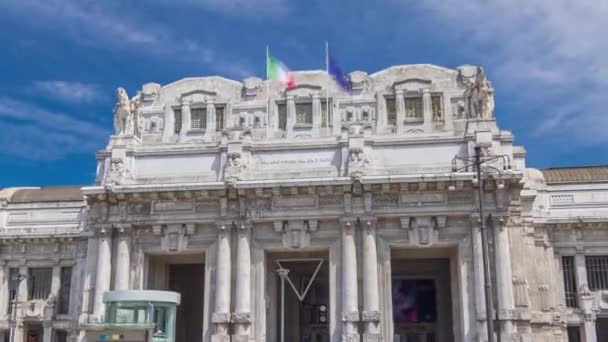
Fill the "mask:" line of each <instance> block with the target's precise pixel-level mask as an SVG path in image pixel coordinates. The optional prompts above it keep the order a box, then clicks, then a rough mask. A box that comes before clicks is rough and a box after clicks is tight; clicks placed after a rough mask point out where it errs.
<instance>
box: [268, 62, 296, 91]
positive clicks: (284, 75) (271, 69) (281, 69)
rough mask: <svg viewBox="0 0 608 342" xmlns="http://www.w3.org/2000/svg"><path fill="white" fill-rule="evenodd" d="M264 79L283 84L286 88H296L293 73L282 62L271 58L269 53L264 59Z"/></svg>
mask: <svg viewBox="0 0 608 342" xmlns="http://www.w3.org/2000/svg"><path fill="white" fill-rule="evenodd" d="M266 78H267V79H269V80H275V81H279V82H282V83H285V84H287V87H288V88H293V87H295V86H296V81H295V78H294V75H293V73H292V72H291V71H289V68H288V67H287V66H286V65H285V64H284V63H283V62H281V61H280V60H278V59H277V58H275V57H273V56H271V55H270V53H268V54H267V57H266Z"/></svg>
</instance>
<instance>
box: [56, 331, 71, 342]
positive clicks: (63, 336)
mask: <svg viewBox="0 0 608 342" xmlns="http://www.w3.org/2000/svg"><path fill="white" fill-rule="evenodd" d="M53 341H55V342H67V341H68V332H67V331H65V330H55V339H54V340H53Z"/></svg>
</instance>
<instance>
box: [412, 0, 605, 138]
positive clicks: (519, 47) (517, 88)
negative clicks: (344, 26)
mask: <svg viewBox="0 0 608 342" xmlns="http://www.w3.org/2000/svg"><path fill="white" fill-rule="evenodd" d="M400 2H401V3H406V4H407V5H410V6H411V5H414V6H420V7H422V8H423V9H424V10H425V11H427V12H428V13H430V14H431V15H432V16H433V17H434V19H435V20H436V21H437V22H440V23H441V24H442V25H447V27H448V28H449V29H450V30H449V32H448V33H447V34H449V35H452V37H453V38H454V39H455V40H456V41H457V44H459V45H460V46H461V49H464V50H470V51H471V53H477V54H478V56H479V61H480V62H481V63H484V64H486V65H487V66H489V67H490V69H491V71H492V72H493V74H492V73H491V74H490V76H491V77H493V78H494V79H495V80H496V81H497V83H499V84H500V86H501V87H502V88H497V92H498V93H499V96H502V97H503V98H506V97H509V98H512V99H514V100H515V101H519V102H521V105H522V106H526V107H528V108H529V106H534V107H538V108H536V109H535V110H537V111H538V117H532V118H526V119H530V120H531V121H536V122H537V123H538V122H540V130H539V131H538V133H537V134H538V136H543V137H546V138H551V139H558V138H559V136H565V134H564V133H568V134H567V136H568V139H569V140H570V142H571V143H575V144H602V143H606V142H608V135H606V134H605V133H603V134H596V135H590V134H589V132H590V130H593V131H596V132H606V131H608V119H605V118H606V115H605V108H608V98H606V97H605V96H596V95H595V94H606V93H608V59H606V58H605V56H606V54H608V35H607V34H606V18H608V2H606V1H595V0H579V1H569V0H529V1H525V2H513V1H511V0H492V1H483V0H428V1H424V2H420V1H416V2H414V1H412V0H403V1H400ZM501 92H502V94H501ZM498 110H499V111H500V108H499V109H498Z"/></svg>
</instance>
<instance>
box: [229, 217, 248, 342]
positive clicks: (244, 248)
mask: <svg viewBox="0 0 608 342" xmlns="http://www.w3.org/2000/svg"><path fill="white" fill-rule="evenodd" d="M250 239H251V224H250V223H245V222H243V223H241V225H240V226H239V228H238V236H237V246H236V248H237V249H236V282H235V286H236V290H235V298H234V311H235V312H234V313H233V314H232V321H233V322H234V324H235V325H234V336H233V337H232V342H247V341H249V335H250V326H251V249H250Z"/></svg>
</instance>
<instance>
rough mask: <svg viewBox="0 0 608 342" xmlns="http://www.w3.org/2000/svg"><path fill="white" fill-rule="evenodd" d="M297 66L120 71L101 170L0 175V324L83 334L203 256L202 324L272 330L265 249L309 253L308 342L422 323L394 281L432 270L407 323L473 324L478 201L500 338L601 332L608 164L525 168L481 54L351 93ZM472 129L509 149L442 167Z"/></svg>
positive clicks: (480, 312)
mask: <svg viewBox="0 0 608 342" xmlns="http://www.w3.org/2000/svg"><path fill="white" fill-rule="evenodd" d="M295 77H296V82H297V83H298V85H297V86H296V87H294V88H291V89H285V87H284V85H282V84H280V83H277V82H268V83H267V81H263V80H261V79H258V78H248V79H246V80H244V81H243V82H237V81H233V80H228V79H225V78H222V77H200V78H187V79H183V80H179V81H177V82H174V83H171V84H168V85H164V86H161V85H159V84H156V83H149V84H145V85H144V86H143V87H142V89H141V91H140V92H138V94H137V95H136V96H135V97H133V98H132V99H129V97H128V96H127V94H126V92H125V91H124V89H122V88H121V89H119V91H118V92H117V94H118V103H117V105H116V108H115V110H114V113H115V126H116V127H115V128H116V135H114V136H112V137H110V140H109V143H108V145H107V147H106V148H105V149H103V150H102V151H100V152H99V153H98V155H97V160H98V168H97V177H96V183H95V184H94V185H92V186H85V187H83V188H82V189H78V192H77V194H76V195H74V192H73V189H72V190H71V192H70V191H67V190H66V189H63V190H62V189H56V191H55V192H53V191H50V190H49V189H44V188H43V189H35V188H33V189H24V188H21V189H4V190H2V191H0V236H1V239H2V240H1V242H2V244H1V245H0V265H2V268H0V280H1V283H0V328H1V329H3V330H2V331H3V333H5V334H7V335H8V334H9V333H10V332H12V334H13V335H14V336H13V337H14V338H15V339H14V341H19V342H22V341H25V338H26V335H28V334H29V332H28V331H30V330H31V331H34V330H36V329H39V326H40V328H41V329H42V334H41V335H40V338H43V339H44V341H57V342H61V341H60V340H61V339H63V338H64V335H63V333H61V334H60V335H57V332H58V331H60V332H65V337H66V338H67V339H68V340H72V341H82V340H84V334H83V332H82V331H81V329H80V328H81V324H83V323H92V322H101V321H102V320H103V318H104V317H103V316H104V313H105V311H104V310H105V309H104V304H103V302H102V294H103V292H105V291H109V290H113V289H117V290H119V289H166V288H169V287H171V286H172V285H170V284H171V282H170V280H169V278H170V277H172V275H171V272H170V271H167V270H169V269H170V265H174V264H200V265H201V267H200V272H201V279H203V280H202V283H201V284H202V285H201V287H200V293H198V295H199V300H200V304H201V311H202V314H201V319H200V321H198V322H188V324H189V326H191V327H192V326H195V330H198V334H197V335H196V336H197V339H198V338H199V337H198V336H200V339H201V340H202V341H236V342H241V341H256V342H262V341H278V340H279V330H280V329H279V327H278V325H279V315H280V307H279V305H278V303H279V301H278V298H279V297H278V296H279V295H278V293H279V284H280V282H279V278H278V277H277V274H276V272H275V270H274V268H275V264H274V262H275V261H276V260H279V259H280V260H285V259H290V260H291V258H296V259H297V258H309V259H310V258H312V259H315V260H316V258H318V259H319V260H322V261H323V262H325V264H324V265H325V266H324V268H323V272H326V274H327V277H326V279H325V278H323V279H325V280H323V281H325V283H324V284H325V286H324V287H325V288H326V289H327V302H326V303H323V305H325V306H326V308H327V324H326V328H325V327H324V325H323V324H317V326H315V327H316V328H315V327H313V325H311V329H320V330H322V331H323V332H322V334H321V335H322V336H324V337H322V338H321V339H319V341H321V340H323V341H325V340H327V341H394V338H395V335H399V334H402V333H403V334H404V335H403V336H405V334H408V333H410V332H408V331H409V330H408V329H410V328H412V327H413V328H412V330H411V331H412V332H411V333H415V332H416V329H418V328H416V327H418V326H417V325H416V324H401V323H398V324H396V323H395V319H394V317H395V315H396V314H395V308H394V298H393V296H394V290H395V289H393V288H392V287H393V286H394V284H396V283H395V279H427V280H428V279H431V280H432V282H433V284H435V285H434V286H435V290H433V291H434V295H435V299H433V301H434V302H436V303H435V304H434V305H435V306H437V307H436V308H435V309H434V310H435V311H436V314H435V316H436V317H434V319H433V320H429V321H428V322H427V321H425V322H426V323H424V324H421V325H419V326H422V328H420V329H422V330H424V329H428V330H429V331H431V333H432V334H434V335H433V336H434V338H435V340H436V341H441V342H443V341H462V342H464V341H484V340H486V339H487V333H486V330H485V326H486V323H485V322H486V319H487V317H488V315H487V313H486V312H485V311H486V310H485V301H486V300H487V298H486V297H485V295H484V292H483V288H484V278H483V263H482V260H481V246H482V240H481V231H480V225H479V222H480V218H479V215H478V203H479V201H480V200H482V201H483V203H484V206H485V212H484V214H485V215H484V216H485V217H484V220H486V222H487V227H488V228H487V229H488V232H489V235H490V246H489V247H490V250H491V254H492V255H493V257H492V259H491V262H490V269H491V270H492V272H493V274H494V276H493V278H492V279H493V285H494V289H495V293H496V295H495V300H496V305H495V307H496V310H497V316H498V319H497V321H496V323H497V324H496V326H497V328H498V330H497V332H498V334H500V337H501V338H502V341H547V342H549V341H560V342H562V341H563V342H566V341H569V339H568V338H569V337H568V336H569V335H568V334H570V341H574V340H572V338H575V337H572V336H573V334H575V331H580V335H581V338H582V341H586V342H592V341H601V339H598V338H597V335H598V333H597V332H596V321H597V320H598V319H601V318H602V317H604V315H605V316H606V317H608V300H606V298H608V292H604V291H603V289H598V288H597V286H594V287H593V288H590V287H589V284H588V281H587V279H588V275H587V267H586V262H585V260H586V259H585V257H586V256H601V255H607V256H608V229H607V228H608V177H605V178H603V176H602V175H604V173H603V172H605V173H606V174H607V175H608V171H606V170H604V169H603V168H599V171H597V173H594V174H592V175H591V177H579V176H578V174H579V173H580V170H579V171H578V172H577V171H576V170H575V169H566V170H562V171H559V170H557V171H556V170H553V171H551V170H543V171H539V170H534V169H526V166H525V150H524V149H523V148H522V147H519V146H515V145H513V135H512V134H511V133H510V132H509V131H504V130H501V129H499V128H498V127H497V125H496V121H495V118H494V113H493V112H494V100H493V92H494V90H493V88H492V86H491V84H490V82H489V81H488V80H487V79H486V78H485V73H484V72H483V69H481V68H477V67H472V66H463V67H460V68H458V69H456V70H451V69H446V68H441V67H436V66H431V65H405V66H394V67H390V68H388V69H385V70H382V71H379V72H377V73H374V74H367V73H364V72H353V73H351V74H350V75H349V77H350V80H351V82H352V84H353V90H352V93H350V94H348V93H345V92H343V91H342V90H340V89H339V88H338V87H337V86H336V85H335V83H334V82H333V80H331V78H329V76H328V75H327V74H326V73H325V72H321V71H306V72H296V74H295ZM476 146H479V147H481V148H482V152H483V155H484V156H497V155H501V156H504V158H501V159H499V160H497V161H496V162H495V163H493V164H492V165H488V166H493V167H495V168H497V169H499V170H500V173H494V174H485V173H484V177H483V178H484V179H483V180H482V182H480V181H479V180H478V179H477V178H476V174H475V172H473V171H474V170H473V169H472V168H471V169H468V170H467V169H465V170H464V171H463V166H464V164H463V163H462V162H456V164H453V159H454V157H455V156H459V157H462V158H467V157H472V156H473V153H474V148H475V147H476ZM454 169H456V170H457V171H458V172H454ZM569 170H570V171H569ZM573 170H574V171H573ZM582 170H583V171H584V170H585V169H582ZM602 170H603V171H602ZM560 172H562V173H566V174H569V175H570V176H569V177H570V178H568V177H562V178H560V177H555V176H554V175H555V174H556V173H557V174H560ZM549 174H550V175H552V176H551V177H552V178H551V177H549V178H547V177H546V175H549ZM598 174H599V176H598ZM480 183H482V184H483V195H482V197H483V198H481V199H480V198H479V196H478V195H477V186H478V185H479V184H480ZM79 196H80V197H79ZM564 256H566V257H570V256H571V257H573V259H572V260H573V262H574V263H573V266H574V267H573V271H574V273H575V285H576V286H575V289H574V297H575V298H576V300H575V301H573V300H570V301H569V302H568V301H567V300H566V297H567V294H566V292H568V290H567V289H566V288H565V278H566V277H565V276H564V270H563V265H562V263H563V262H570V261H569V260H570V259H563V258H562V257H564ZM563 260H566V261H563ZM68 267H69V268H70V270H71V278H70V282H69V291H68V293H69V298H70V301H69V303H70V304H69V309H68V310H67V312H65V310H64V312H61V313H59V311H58V309H57V307H58V305H57V302H58V301H57V298H59V297H62V296H61V295H60V292H61V289H62V288H64V287H65V286H66V284H65V283H66V281H65V278H66V277H63V278H62V277H61V274H67V273H62V272H67V271H62V269H63V268H68ZM34 268H51V269H52V279H51V285H50V291H49V296H48V298H44V299H40V298H38V299H32V298H31V297H32V294H31V292H32V290H30V285H28V282H31V281H32V280H30V279H32V273H31V271H30V270H31V269H34ZM15 269H16V270H17V271H15ZM11 270H12V271H11ZM11 272H12V273H11ZM600 273H601V272H600ZM600 273H598V274H600ZM11 274H12V276H11ZM324 274H325V273H324ZM606 274H607V275H608V270H607V271H606ZM19 275H21V276H19ZM600 276H601V275H600ZM13 278H14V279H13ZM60 278H62V279H63V281H61V280H60ZM320 279H321V278H320ZM311 281H312V280H311ZM596 281H599V282H600V283H601V279H600V280H597V279H596ZM606 283H607V284H606V285H607V286H608V279H606ZM11 284H13V285H11ZM15 284H16V285H15ZM11 290H12V292H14V294H15V295H14V296H11ZM288 290H289V289H288ZM605 290H607V291H608V288H606V289H605ZM570 292H571V291H570ZM570 292H568V296H570V297H572V293H570ZM58 296H59V297H58ZM63 297H65V293H63ZM574 302H575V303H574ZM182 303H183V301H182ZM573 303H574V305H573ZM427 304H428V303H427ZM9 307H14V308H13V309H12V310H9ZM179 319H180V317H179V316H178V320H179ZM182 319H183V317H182ZM431 321H432V322H431ZM288 324H293V322H288ZM319 326H320V327H319ZM569 327H570V328H569ZM579 328H580V329H579ZM189 329H190V328H189ZM404 329H405V330H404ZM420 329H418V330H419V331H422V330H420ZM576 329H579V330H576ZM402 330H403V331H405V332H401V331H402ZM323 334H325V335H323ZM321 335H319V336H321ZM188 336H189V335H188ZM420 336H422V335H420ZM425 336H427V335H425ZM428 336H430V335H428ZM323 338H325V339H323ZM183 339H184V340H187V338H186V337H183ZM286 340H290V339H286ZM401 341H405V339H403V340H401Z"/></svg>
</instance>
